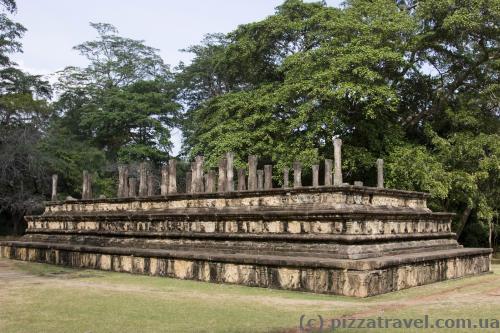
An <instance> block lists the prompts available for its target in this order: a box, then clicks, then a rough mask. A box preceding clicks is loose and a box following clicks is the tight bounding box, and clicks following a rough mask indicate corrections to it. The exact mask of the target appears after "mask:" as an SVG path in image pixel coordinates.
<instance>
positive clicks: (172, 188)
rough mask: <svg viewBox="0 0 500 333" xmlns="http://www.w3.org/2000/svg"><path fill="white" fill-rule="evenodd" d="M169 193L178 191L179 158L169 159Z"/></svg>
mask: <svg viewBox="0 0 500 333" xmlns="http://www.w3.org/2000/svg"><path fill="white" fill-rule="evenodd" d="M168 193H177V160H174V159H171V160H170V161H168Z"/></svg>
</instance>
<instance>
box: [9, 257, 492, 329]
mask: <svg viewBox="0 0 500 333" xmlns="http://www.w3.org/2000/svg"><path fill="white" fill-rule="evenodd" d="M493 269H494V274H488V275H483V276H479V277H474V278H467V279H460V280H454V281H446V282H442V283H437V284H432V285H427V286H422V287H417V288H412V289H409V290H404V291H401V292H396V293H391V294H387V295H381V296H376V297H371V298H367V299H354V298H347V297H340V296H327V295H314V294H308V293H298V292H287V291H278V290H270V289H261V288H249V287H242V286H231V285H216V284H209V283H202V282H194V281H181V280H174V279H167V278H156V277H147V276H138V275H129V274H120V273H110V272H102V271H93V270H74V269H68V268H62V267H58V266H51V265H44V264H36V263H26V262H18V261H11V260H6V259H0V332H2V333H10V332H20V333H21V332H22V333H31V332H51V333H57V332H74V333H77V332H89V333H90V332H92V333H98V332H106V333H108V332H119V333H126V332H285V331H286V332H299V331H300V330H299V329H298V327H299V319H300V317H301V315H305V317H304V320H303V322H304V323H306V322H307V320H309V319H316V322H319V319H318V318H319V317H318V315H320V316H321V318H323V319H324V322H325V329H324V330H323V331H324V332H331V330H330V329H328V327H327V323H328V322H329V319H331V318H341V317H344V316H352V317H355V318H377V317H378V316H382V317H385V318H420V317H423V316H424V315H426V314H427V315H429V316H430V318H431V320H433V319H437V318H455V317H464V318H471V319H479V318H495V317H496V318H497V319H500V315H499V314H500V266H496V265H495V266H494V268H493ZM360 331H361V332H363V331H362V330H359V329H343V330H335V332H360ZM365 331H366V332H379V331H381V330H376V329H368V330H365ZM473 331H477V332H487V330H479V329H477V330H472V332H473ZM495 331H498V330H491V332H495ZM384 332H385V330H384ZM388 332H391V330H388ZM392 332H436V330H422V329H414V330H408V329H404V330H403V329H394V330H392ZM437 332H471V330H470V329H464V330H457V329H449V330H446V329H442V330H439V331H437Z"/></svg>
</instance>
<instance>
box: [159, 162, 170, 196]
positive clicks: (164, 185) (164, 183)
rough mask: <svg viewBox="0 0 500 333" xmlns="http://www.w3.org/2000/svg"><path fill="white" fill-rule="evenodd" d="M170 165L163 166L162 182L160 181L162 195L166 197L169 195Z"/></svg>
mask: <svg viewBox="0 0 500 333" xmlns="http://www.w3.org/2000/svg"><path fill="white" fill-rule="evenodd" d="M168 181H169V175H168V165H166V164H163V165H162V166H161V181H160V194H161V195H163V196H165V195H167V194H168Z"/></svg>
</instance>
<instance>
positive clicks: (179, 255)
mask: <svg viewBox="0 0 500 333" xmlns="http://www.w3.org/2000/svg"><path fill="white" fill-rule="evenodd" d="M0 247H2V248H5V249H4V250H3V251H10V248H14V249H15V248H25V249H42V250H43V249H45V250H47V249H48V250H64V251H71V252H85V253H96V254H101V255H103V254H104V255H121V256H123V255H124V256H133V257H154V258H170V259H184V260H205V261H216V262H225V263H234V264H246V265H270V266H286V267H304V268H306V267H308V268H319V267H321V268H340V269H347V270H357V271H366V270H377V269H383V268H387V267H391V266H400V265H405V264H414V263H422V262H426V261H431V260H435V259H440V260H443V259H449V258H457V257H467V256H475V255H488V256H489V255H490V254H491V252H492V250H491V249H484V248H455V249H444V250H432V249H431V250H429V251H421V252H419V253H403V254H394V255H387V256H382V257H378V258H368V259H357V260H353V259H339V258H320V257H305V256H300V257H295V256H288V255H284V254H279V255H276V254H275V255H262V254H259V255H256V254H246V253H221V252H218V251H213V252H211V251H207V250H203V251H197V250H195V249H192V250H189V251H186V250H175V249H144V248H133V247H104V246H91V245H73V244H65V243H43V242H22V241H4V242H0ZM29 255H30V254H29V253H27V254H26V256H29ZM32 255H34V256H36V255H37V254H36V252H35V253H33V254H32ZM3 256H5V257H8V255H5V254H4V255H3ZM23 260H25V259H23ZM488 263H489V258H488Z"/></svg>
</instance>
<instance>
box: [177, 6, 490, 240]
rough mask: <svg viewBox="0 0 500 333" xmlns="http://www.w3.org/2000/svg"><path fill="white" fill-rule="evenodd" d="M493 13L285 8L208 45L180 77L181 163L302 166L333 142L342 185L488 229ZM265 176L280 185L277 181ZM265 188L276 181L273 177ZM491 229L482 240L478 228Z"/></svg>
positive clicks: (325, 153) (478, 9) (327, 152)
mask: <svg viewBox="0 0 500 333" xmlns="http://www.w3.org/2000/svg"><path fill="white" fill-rule="evenodd" d="M499 18H500V2H499V1H498V0H478V1H448V0H437V1H436V0H433V1H430V0H427V1H426V0H421V1H390V0H375V1H368V0H349V1H346V2H345V3H344V6H343V7H342V8H340V9H337V8H332V7H328V6H326V5H325V3H321V2H318V3H304V2H302V1H299V0H288V1H285V2H284V3H283V4H282V5H281V6H279V7H278V8H277V10H276V13H275V15H273V16H270V17H268V18H266V19H264V20H262V21H259V22H255V23H250V24H244V25H241V26H239V27H238V28H237V29H236V30H234V31H232V32H230V33H228V34H225V35H221V34H217V35H210V36H208V37H207V38H206V39H205V40H204V41H203V43H202V44H201V45H197V46H193V47H191V48H189V49H188V50H187V51H190V52H193V53H194V60H193V62H192V63H191V64H190V65H188V66H185V65H182V64H181V66H180V67H179V69H180V71H181V72H180V74H179V75H178V83H179V84H180V85H181V87H182V90H181V92H182V93H181V95H180V97H181V99H182V101H183V103H184V105H185V106H186V110H185V111H186V112H185V119H184V135H185V146H184V152H185V153H186V154H190V155H191V156H192V155H195V154H200V153H201V154H204V155H205V157H206V160H207V161H208V162H209V164H211V165H212V166H214V165H215V164H216V160H217V159H218V158H219V157H220V156H221V154H222V153H223V152H225V151H228V150H232V151H234V152H235V153H236V154H237V164H243V163H244V162H245V160H246V156H247V155H248V154H258V155H260V156H261V157H262V159H263V160H264V161H271V160H272V161H274V162H275V163H276V168H277V170H276V171H279V170H280V169H281V167H283V166H284V165H288V166H289V165H290V164H291V162H292V161H293V160H300V161H302V162H303V163H304V164H305V165H306V166H309V165H311V164H313V163H317V162H318V161H320V160H322V159H324V158H331V156H332V137H333V136H338V137H341V138H342V139H343V140H344V143H345V144H344V160H343V163H344V170H345V172H346V177H347V179H348V180H351V181H352V180H355V179H363V180H365V182H366V183H368V184H370V183H372V184H373V182H374V179H373V175H374V172H373V166H374V162H375V160H376V158H378V157H382V158H385V159H386V161H387V163H386V165H387V178H388V179H387V182H388V185H390V186H391V187H395V188H404V189H409V190H423V191H429V192H430V193H431V194H432V198H433V200H432V202H431V204H432V205H433V208H436V209H446V210H450V211H456V212H458V213H459V218H458V219H457V228H456V229H457V231H458V232H459V233H460V232H461V231H462V230H463V229H464V225H465V224H466V223H467V221H472V220H476V221H479V222H481V223H482V225H486V226H487V225H489V226H491V223H493V222H495V221H498V208H499V204H500V203H499V200H498V188H499V183H498V181H499V168H500V164H499V160H498V158H499V157H498V152H499V142H500V136H499V129H500V121H499V108H498V105H499V103H498V102H499V101H498V99H499V97H498V96H499V86H498V73H499V71H498V70H499V68H498V67H499V64H500V62H499V54H498V42H499V41H498V39H499V36H500V31H499V27H498V23H499V21H500V20H499ZM275 174H277V175H279V173H278V172H276V173H275ZM276 177H277V179H276V180H277V181H279V176H276ZM490 230H491V228H490Z"/></svg>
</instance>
